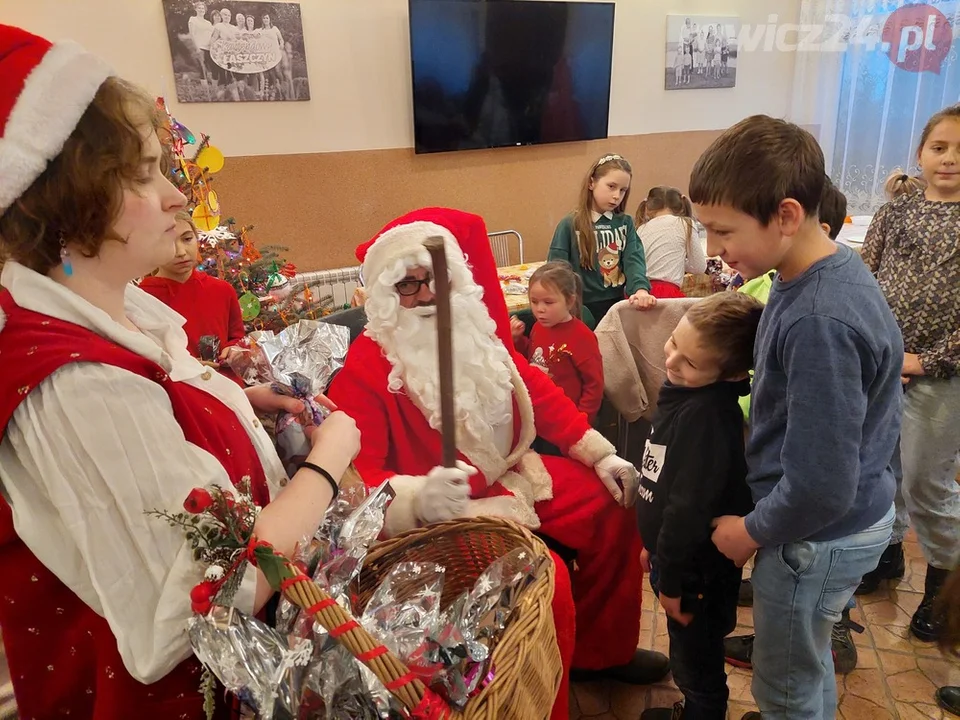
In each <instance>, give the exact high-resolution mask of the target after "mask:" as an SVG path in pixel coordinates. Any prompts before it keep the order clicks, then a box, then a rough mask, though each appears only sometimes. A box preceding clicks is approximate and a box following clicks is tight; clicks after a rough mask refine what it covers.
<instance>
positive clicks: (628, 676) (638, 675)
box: [570, 649, 670, 685]
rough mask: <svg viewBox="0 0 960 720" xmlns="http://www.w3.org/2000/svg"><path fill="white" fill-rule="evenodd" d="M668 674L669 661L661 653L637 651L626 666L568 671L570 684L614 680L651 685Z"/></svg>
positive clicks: (630, 683) (627, 683)
mask: <svg viewBox="0 0 960 720" xmlns="http://www.w3.org/2000/svg"><path fill="white" fill-rule="evenodd" d="M669 674H670V660H669V659H667V656H666V655H664V654H663V653H658V652H655V651H653V650H640V649H638V650H637V651H636V652H634V654H633V658H632V659H631V660H630V662H628V663H627V664H626V665H617V666H615V667H609V668H604V669H602V670H583V669H581V668H571V669H570V681H571V682H596V681H598V680H616V681H617V682H621V683H624V684H625V685H653V684H654V683H658V682H660V681H661V680H663V679H664V678H665V677H666V676H667V675H669Z"/></svg>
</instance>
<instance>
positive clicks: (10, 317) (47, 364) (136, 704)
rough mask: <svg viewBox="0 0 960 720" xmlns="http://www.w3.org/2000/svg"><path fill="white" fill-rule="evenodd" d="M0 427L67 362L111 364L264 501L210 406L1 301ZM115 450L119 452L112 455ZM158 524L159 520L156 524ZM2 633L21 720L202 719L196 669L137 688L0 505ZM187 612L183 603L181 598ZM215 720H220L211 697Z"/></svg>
mask: <svg viewBox="0 0 960 720" xmlns="http://www.w3.org/2000/svg"><path fill="white" fill-rule="evenodd" d="M0 307H2V309H3V311H4V313H5V315H6V323H5V325H4V326H3V329H2V331H0V427H2V428H3V430H4V432H5V431H6V427H7V425H8V424H9V422H10V420H11V418H12V417H13V413H14V411H15V410H16V409H17V407H18V406H19V405H20V403H21V402H22V401H23V400H24V398H26V397H27V395H28V394H29V393H30V392H31V391H32V390H34V389H35V388H37V387H38V386H39V385H40V383H41V382H43V380H44V379H46V378H47V377H48V376H50V375H51V374H53V373H54V372H56V371H57V370H58V369H60V368H62V367H63V366H65V365H67V364H69V363H76V362H93V363H102V364H107V365H113V366H116V367H120V368H123V369H125V370H128V371H130V372H133V373H136V374H138V375H141V376H143V377H146V378H149V379H150V380H152V381H154V382H156V383H158V384H159V385H160V386H161V387H163V389H164V390H165V391H166V392H167V395H168V396H169V399H170V403H171V405H172V407H173V413H174V415H175V417H176V419H177V422H178V423H179V424H180V426H181V428H182V430H183V433H184V436H185V438H186V440H187V441H188V442H190V443H193V444H194V445H196V446H197V447H199V448H201V449H203V450H206V451H207V452H209V453H210V454H212V455H213V456H214V457H215V458H217V459H218V460H219V461H220V463H221V464H222V465H223V467H224V469H225V470H226V472H227V474H228V476H229V477H230V479H231V480H232V481H233V482H234V483H236V482H238V481H239V480H240V479H241V478H242V477H244V476H249V477H250V478H251V481H252V485H253V488H254V497H255V500H256V501H257V502H258V504H261V505H262V504H266V503H267V502H268V501H269V491H268V489H267V484H266V478H265V476H264V471H263V466H262V464H261V461H260V458H259V457H258V455H257V452H256V450H255V449H254V447H253V444H252V443H251V442H250V439H249V437H248V436H247V434H246V432H245V431H244V429H243V427H242V426H241V425H240V423H239V422H238V419H237V417H236V415H235V414H234V413H233V411H231V410H230V409H229V408H227V407H226V406H225V405H224V404H223V403H221V402H220V401H219V400H218V399H216V398H215V397H213V396H212V395H209V394H208V393H205V392H203V391H202V390H200V389H198V388H195V387H193V386H191V385H188V384H186V383H178V382H173V381H172V380H171V379H170V378H169V376H168V375H167V374H166V372H164V370H163V369H162V368H161V367H160V366H159V365H156V364H155V363H153V362H151V361H149V360H147V359H146V358H144V357H142V356H140V355H137V354H136V353H134V352H132V351H130V350H128V349H126V348H123V347H120V346H119V345H116V344H114V343H112V342H110V341H108V340H105V339H104V338H102V337H101V336H99V335H97V334H96V333H94V332H92V331H90V330H87V329H85V328H82V327H80V326H78V325H74V324H72V323H68V322H64V321H61V320H57V319H55V318H52V317H48V316H46V315H41V314H38V313H34V312H31V311H28V310H24V309H22V308H19V307H18V306H16V305H15V304H14V302H13V299H12V298H11V296H10V294H9V293H7V292H6V291H3V292H2V294H0ZM119 450H121V449H120V448H118V451H119ZM158 522H162V521H161V520H158ZM0 577H2V578H3V589H2V591H0V628H2V632H3V642H4V644H5V646H6V652H7V660H8V663H9V666H10V675H11V678H12V680H13V687H14V693H15V695H16V698H17V704H18V708H19V713H20V717H22V718H36V719H37V720H46V719H47V718H61V717H69V718H71V720H75V719H77V718H81V719H84V720H86V719H90V720H121V719H123V720H128V719H129V718H137V720H172V719H175V718H176V719H179V718H184V719H189V720H194V718H196V719H197V720H199V719H200V718H204V717H205V715H204V712H203V709H202V703H203V701H202V697H201V695H200V693H199V684H200V664H199V663H198V662H197V661H196V659H194V658H193V657H191V658H189V659H187V660H185V661H184V662H182V663H181V664H180V665H178V666H177V667H176V668H175V669H174V670H173V671H172V672H170V673H169V674H168V675H166V676H165V677H164V678H162V679H161V680H159V681H157V682H155V683H153V684H151V685H144V684H142V683H140V682H139V681H137V680H135V679H134V678H133V677H132V676H131V675H130V674H129V673H128V672H127V670H126V668H125V667H124V664H123V661H122V659H121V657H120V653H119V651H118V649H117V642H116V639H115V637H114V635H113V633H112V632H111V630H110V627H109V625H108V624H107V621H106V620H105V619H104V618H103V617H101V616H100V615H98V614H97V613H96V612H94V611H93V610H92V609H91V608H90V607H89V606H87V605H86V604H85V603H84V602H83V601H81V600H80V599H79V598H78V597H77V595H76V594H74V593H73V592H72V591H71V590H70V589H69V588H68V587H67V586H65V585H64V584H63V583H61V582H60V580H58V579H57V577H56V576H54V575H53V573H51V572H50V571H49V570H47V568H46V567H44V566H43V565H42V564H41V563H40V562H39V560H37V558H36V557H35V556H34V555H33V553H32V552H31V551H30V550H29V548H27V547H26V545H24V543H23V542H22V541H21V540H20V539H19V537H18V536H17V534H16V531H15V529H14V524H13V513H12V510H11V508H10V506H9V505H8V504H7V503H6V502H5V501H4V499H3V498H2V497H0ZM184 604H185V605H188V604H189V598H187V597H185V598H184ZM217 704H218V708H219V716H220V717H226V716H228V714H225V712H226V711H225V709H224V707H223V706H224V702H223V700H222V698H220V699H218V703H217Z"/></svg>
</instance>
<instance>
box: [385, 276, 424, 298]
mask: <svg viewBox="0 0 960 720" xmlns="http://www.w3.org/2000/svg"><path fill="white" fill-rule="evenodd" d="M432 282H433V275H427V277H425V278H423V280H417V279H415V278H409V279H407V278H404V279H403V280H401V281H400V282H398V283H396V284H395V285H394V286H393V287H395V288H396V289H397V292H398V293H399V294H401V295H403V296H404V297H410V296H411V295H416V294H417V293H418V292H420V288H421V287H422V286H424V285H426V286H427V288H429V287H430V283H432Z"/></svg>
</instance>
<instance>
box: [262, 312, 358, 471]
mask: <svg viewBox="0 0 960 720" xmlns="http://www.w3.org/2000/svg"><path fill="white" fill-rule="evenodd" d="M349 345H350V331H349V330H348V329H347V328H344V327H340V326H339V325H330V324H329V323H322V322H319V321H317V320H300V321H299V322H297V323H296V324H294V325H291V326H290V327H287V328H284V329H283V330H281V331H280V332H279V333H277V334H274V333H272V332H264V333H262V334H261V335H260V337H258V338H257V347H259V349H260V353H261V354H262V356H263V358H264V359H265V361H266V368H267V374H268V377H269V381H270V382H272V383H273V387H274V390H276V391H277V392H279V393H282V394H284V395H290V396H292V397H295V398H297V399H299V400H301V401H303V405H304V408H303V412H302V413H300V415H291V414H290V413H281V414H280V416H279V417H278V418H277V426H276V443H277V451H278V452H279V454H280V459H281V460H282V461H283V462H284V464H285V466H286V468H287V472H288V473H289V474H292V472H293V471H294V468H295V466H296V464H297V463H298V462H299V461H301V460H303V459H304V458H306V456H307V454H308V453H309V452H310V440H309V439H308V438H307V436H306V435H305V434H304V430H303V429H304V427H305V426H307V425H319V424H320V423H321V422H323V420H324V418H326V416H327V415H328V414H329V411H327V410H326V409H325V408H323V407H321V406H320V405H319V404H318V403H317V402H316V401H315V400H314V398H315V397H316V396H317V395H319V394H321V393H322V392H323V391H324V390H326V389H327V386H328V385H329V384H330V381H331V380H332V379H333V376H334V374H335V373H336V372H337V371H338V370H339V369H340V368H342V367H343V363H344V360H345V359H346V357H347V348H348V347H349Z"/></svg>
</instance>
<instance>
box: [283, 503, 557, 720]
mask: <svg viewBox="0 0 960 720" xmlns="http://www.w3.org/2000/svg"><path fill="white" fill-rule="evenodd" d="M518 547H524V548H528V549H529V550H530V552H531V554H533V555H534V556H547V555H548V554H549V553H548V550H547V548H546V546H545V545H544V544H543V542H541V541H540V540H539V539H537V538H536V537H534V536H533V535H531V534H530V533H529V532H528V531H527V530H526V529H524V528H522V527H520V526H519V525H516V524H514V523H511V522H508V521H506V520H500V519H496V518H478V519H472V520H453V521H450V522H445V523H437V524H436V525H431V526H429V527H426V528H421V529H418V530H411V531H410V532H407V533H403V534H401V535H398V536H397V537H395V538H393V539H391V540H388V541H386V542H383V543H380V544H377V545H375V546H374V547H373V548H372V549H371V551H370V553H369V554H368V555H367V558H366V560H365V562H364V565H363V570H362V572H361V574H360V577H359V579H358V580H357V581H356V582H355V583H354V585H353V587H352V596H353V597H354V612H355V613H356V614H360V612H362V610H363V608H364V607H365V606H366V603H367V602H368V601H369V599H370V597H371V596H372V595H373V593H374V591H375V590H376V589H377V587H378V586H379V585H380V583H381V582H382V581H383V579H384V578H385V577H386V575H387V573H388V572H389V571H390V569H391V568H392V567H394V566H395V565H396V564H397V563H400V562H435V563H437V564H438V565H441V566H443V567H445V568H446V573H445V578H444V586H443V595H442V597H441V606H442V607H444V608H445V607H446V606H447V605H449V604H450V603H451V602H453V600H454V599H455V598H456V597H457V596H458V595H459V594H460V593H462V592H463V591H464V590H470V589H471V588H472V587H473V584H474V583H475V582H476V580H477V578H478V577H479V576H480V574H481V573H483V571H484V570H486V569H487V567H488V566H489V565H490V563H492V562H493V561H494V560H497V559H498V558H500V557H502V556H503V555H505V554H506V553H508V552H510V551H511V550H514V549H515V548H518ZM548 568H549V569H548V572H546V573H544V574H543V575H542V576H541V577H540V578H538V579H537V580H536V581H535V582H533V583H532V584H531V585H530V586H529V587H527V588H526V589H525V590H524V592H523V596H522V597H521V599H520V602H519V603H518V605H517V607H516V609H515V610H514V612H513V614H512V616H511V618H510V622H509V624H508V625H507V628H506V630H505V631H504V633H503V636H502V637H501V638H500V641H499V643H498V644H497V647H496V648H495V649H494V651H493V667H494V668H495V675H494V679H493V681H492V682H491V683H490V684H489V685H487V686H486V687H485V688H484V689H483V690H482V691H481V692H480V693H478V694H477V695H476V696H474V697H473V698H471V699H470V701H469V702H468V703H467V706H466V708H465V709H464V711H463V712H457V711H454V710H452V709H451V708H450V707H449V706H448V705H446V704H445V703H444V702H443V701H442V700H441V699H440V698H439V697H438V696H436V695H435V694H434V693H432V692H431V691H430V690H429V689H427V688H426V687H424V685H423V683H422V682H420V681H419V680H417V679H415V678H414V677H413V676H412V675H411V674H410V672H409V671H408V669H407V668H406V666H404V665H403V663H401V662H400V661H399V660H398V659H397V658H396V657H394V656H393V655H392V654H391V653H390V652H389V651H388V650H387V649H386V648H385V647H383V646H382V645H380V644H379V643H378V642H377V641H376V640H374V639H373V638H372V637H371V636H370V635H369V634H368V633H367V632H366V631H365V630H364V629H363V628H362V627H361V626H360V625H359V624H358V623H357V622H356V620H354V619H353V618H352V617H350V616H349V615H348V614H347V613H346V612H345V611H344V610H343V608H341V607H340V606H339V605H337V604H336V602H335V601H333V600H332V599H331V598H330V597H329V595H327V594H326V593H325V592H324V591H323V590H321V589H320V588H319V587H318V586H317V585H316V584H315V583H313V582H310V581H309V580H308V579H307V578H306V577H305V576H302V575H300V576H299V577H297V578H294V579H293V580H290V581H287V582H286V583H285V584H284V587H283V588H282V589H283V592H284V594H285V595H286V596H287V597H288V598H289V599H290V600H291V601H292V602H293V603H295V604H297V605H299V606H300V607H302V608H304V609H305V610H307V611H308V612H310V613H311V614H313V615H314V617H316V619H317V621H318V622H319V623H320V624H321V625H323V627H324V628H326V629H327V630H328V631H329V632H330V635H331V637H333V638H335V639H337V640H338V641H339V642H340V643H341V644H342V645H344V647H346V648H347V649H348V650H350V652H351V653H352V654H353V655H354V656H355V657H356V658H357V659H358V660H360V661H361V662H363V663H364V664H366V665H367V666H368V667H369V668H370V669H371V670H372V671H373V672H374V674H375V675H377V677H378V678H380V680H381V681H383V683H384V685H385V686H386V687H387V689H389V690H390V691H391V692H392V693H393V694H394V696H396V697H397V699H398V700H399V701H400V702H401V703H402V704H403V706H404V707H405V708H407V710H409V711H410V713H411V716H412V717H413V718H417V719H418V720H428V719H429V720H440V719H441V718H446V719H447V720H459V719H461V718H462V719H463V720H495V719H499V720H508V719H509V718H516V719H517V720H520V719H522V720H538V719H541V720H546V718H548V717H549V716H550V711H551V709H552V707H553V703H554V700H555V699H556V696H557V691H558V689H559V687H560V679H561V674H562V672H563V670H562V666H561V662H560V651H559V648H558V646H557V636H556V630H555V627H554V622H553V612H552V607H551V603H552V601H553V591H554V569H553V564H552V563H550V564H549V565H548ZM398 595H400V596H401V597H402V588H401V589H400V590H399V591H398Z"/></svg>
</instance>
